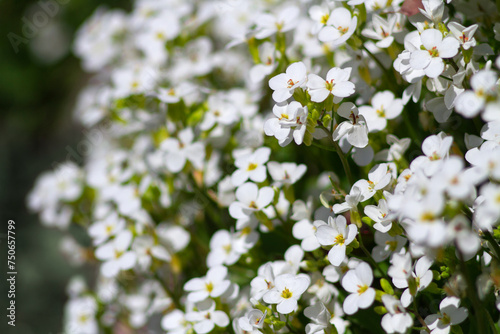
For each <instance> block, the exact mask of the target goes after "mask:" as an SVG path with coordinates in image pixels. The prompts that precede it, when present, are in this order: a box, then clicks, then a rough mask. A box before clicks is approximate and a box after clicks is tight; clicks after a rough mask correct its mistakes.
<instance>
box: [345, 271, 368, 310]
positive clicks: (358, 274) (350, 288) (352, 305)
mask: <svg viewBox="0 0 500 334" xmlns="http://www.w3.org/2000/svg"><path fill="white" fill-rule="evenodd" d="M372 281H373V272H372V268H370V266H369V265H368V264H367V263H365V262H361V263H360V264H358V266H357V267H356V268H355V269H351V270H349V271H348V272H347V274H345V276H344V277H343V278H342V287H343V288H344V289H345V290H346V291H347V292H350V293H351V294H350V295H348V296H347V297H346V298H345V299H344V312H345V313H346V314H348V315H351V314H354V313H356V312H357V311H358V309H360V308H362V309H365V308H368V307H370V305H371V304H372V303H373V301H374V300H375V289H373V288H371V287H370V286H371V285H372Z"/></svg>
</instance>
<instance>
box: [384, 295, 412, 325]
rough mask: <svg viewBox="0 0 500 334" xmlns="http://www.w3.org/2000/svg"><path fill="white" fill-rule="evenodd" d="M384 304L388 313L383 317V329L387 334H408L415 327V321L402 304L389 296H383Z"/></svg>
mask: <svg viewBox="0 0 500 334" xmlns="http://www.w3.org/2000/svg"><path fill="white" fill-rule="evenodd" d="M382 302H383V303H384V306H385V308H386V310H387V311H388V313H386V314H385V315H384V316H383V317H382V328H383V329H384V330H385V331H386V332H387V333H402V334H404V333H406V332H407V331H408V329H409V328H410V327H412V326H413V319H412V317H411V315H410V314H409V313H407V312H406V310H405V308H404V307H403V305H401V302H400V301H399V300H398V299H396V298H395V297H394V296H391V295H388V294H385V295H383V296H382Z"/></svg>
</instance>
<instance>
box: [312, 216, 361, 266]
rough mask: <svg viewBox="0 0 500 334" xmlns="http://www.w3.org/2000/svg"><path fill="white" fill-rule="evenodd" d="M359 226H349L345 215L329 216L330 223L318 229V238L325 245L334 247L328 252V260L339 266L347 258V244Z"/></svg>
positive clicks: (354, 235)
mask: <svg viewBox="0 0 500 334" xmlns="http://www.w3.org/2000/svg"><path fill="white" fill-rule="evenodd" d="M357 234H358V228H357V227H356V225H354V224H350V225H349V226H347V221H346V219H345V217H344V216H337V217H336V218H335V220H334V219H333V218H332V217H329V218H328V225H326V224H325V225H320V226H319V227H318V229H317V231H316V238H318V242H319V243H320V244H321V245H323V246H330V245H333V247H332V248H331V249H330V251H329V252H328V260H329V261H330V263H331V264H333V265H334V266H339V265H340V264H341V263H342V261H344V259H345V256H346V254H345V252H346V246H347V245H349V244H350V243H351V242H352V241H353V240H354V238H355V237H356V235H357Z"/></svg>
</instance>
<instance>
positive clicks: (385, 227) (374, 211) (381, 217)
mask: <svg viewBox="0 0 500 334" xmlns="http://www.w3.org/2000/svg"><path fill="white" fill-rule="evenodd" d="M388 214H389V208H388V207H387V202H386V200H384V199H381V200H380V201H379V202H378V206H375V205H367V206H365V215H367V216H368V217H370V218H371V220H373V221H374V222H375V224H373V228H374V229H376V230H377V231H380V232H382V233H387V232H389V230H390V229H391V227H392V221H391V219H390V218H389V217H388V216H387V215H388Z"/></svg>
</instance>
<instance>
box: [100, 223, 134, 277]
mask: <svg viewBox="0 0 500 334" xmlns="http://www.w3.org/2000/svg"><path fill="white" fill-rule="evenodd" d="M131 243H132V232H130V231H129V230H124V231H122V232H120V233H119V234H118V235H117V236H116V237H115V238H114V239H113V240H111V241H109V242H107V243H105V244H103V245H101V246H99V247H98V248H97V249H96V251H95V256H96V258H98V259H99V260H101V261H105V262H104V263H103V264H102V266H101V272H102V274H103V276H105V277H114V276H116V275H117V274H118V273H119V272H120V270H128V269H131V268H132V267H133V266H134V265H135V263H136V259H137V256H136V254H135V253H134V252H132V251H127V250H128V248H129V246H130V244H131Z"/></svg>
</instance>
